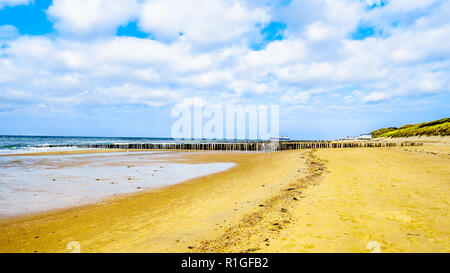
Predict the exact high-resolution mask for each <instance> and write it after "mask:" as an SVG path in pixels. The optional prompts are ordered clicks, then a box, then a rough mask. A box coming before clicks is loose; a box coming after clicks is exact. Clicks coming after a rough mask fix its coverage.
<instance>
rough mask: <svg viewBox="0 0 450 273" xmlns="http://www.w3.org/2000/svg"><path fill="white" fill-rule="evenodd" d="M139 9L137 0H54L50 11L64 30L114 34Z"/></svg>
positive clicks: (80, 33)
mask: <svg viewBox="0 0 450 273" xmlns="http://www.w3.org/2000/svg"><path fill="white" fill-rule="evenodd" d="M138 9H139V4H138V2H137V0H54V1H53V3H52V5H51V6H50V7H49V9H48V11H47V14H48V16H49V18H50V19H51V20H52V21H53V22H54V27H55V28H56V29H57V30H58V31H60V32H61V33H67V34H71V35H80V36H82V35H89V34H102V33H109V34H111V33H112V34H114V33H115V31H116V29H117V27H119V26H120V25H126V24H127V23H128V22H129V21H130V20H132V19H133V18H134V17H135V15H136V12H137V11H138Z"/></svg>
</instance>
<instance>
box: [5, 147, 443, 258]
mask: <svg viewBox="0 0 450 273" xmlns="http://www.w3.org/2000/svg"><path fill="white" fill-rule="evenodd" d="M434 146H435V147H434V148H433V149H437V150H440V151H444V150H445V151H446V149H447V148H445V147H447V146H445V145H444V146H442V147H440V146H437V145H434ZM418 148H419V147H418ZM427 149H430V148H429V147H428V146H424V148H421V150H416V151H414V150H412V151H409V150H408V149H403V148H357V149H322V150H317V151H310V150H300V151H284V152H277V153H271V154H269V153H230V152H203V153H192V154H188V155H186V156H185V157H183V158H182V159H180V162H186V163H209V162H233V163H236V166H235V167H233V168H231V169H229V170H227V171H224V172H221V173H216V174H212V175H208V176H205V177H201V178H197V179H192V180H190V181H187V182H184V183H181V184H177V185H174V186H169V187H166V188H163V189H158V190H153V191H148V192H143V193H139V194H132V195H126V196H122V197H119V198H114V199H111V200H108V201H105V202H102V203H98V204H95V205H89V206H83V207H79V208H73V209H68V210H61V211H55V212H51V213H45V214H39V215H34V216H30V217H24V218H16V219H9V220H4V221H2V222H0V251H1V252H68V251H69V250H67V248H66V246H67V244H68V243H69V242H70V241H77V242H79V243H80V246H81V251H82V252H369V251H370V250H369V249H367V244H368V243H369V242H376V243H375V244H376V245H379V246H380V249H379V250H380V251H382V252H449V251H450V243H449V242H450V240H449V239H450V217H449V215H448V209H449V204H450V199H449V196H450V195H449V194H450V184H449V178H450V167H449V166H450V164H449V163H450V157H449V156H448V155H446V153H445V152H442V153H439V154H438V153H436V154H433V153H427V152H426V151H427ZM372 244H373V243H372Z"/></svg>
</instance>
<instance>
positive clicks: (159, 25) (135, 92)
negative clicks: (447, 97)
mask: <svg viewBox="0 0 450 273" xmlns="http://www.w3.org/2000/svg"><path fill="white" fill-rule="evenodd" d="M258 3H259V2H257V1H253V2H251V1H247V2H242V1H241V2H238V1H225V0H220V1H219V0H214V1H203V0H197V1H193V2H192V1H191V2H187V1H175V0H173V1H159V0H149V1H133V0H127V1H115V0H109V1H103V0H95V1H94V0H89V1H82V0H76V1H75V0H70V1H64V0H55V1H54V2H53V4H52V6H51V7H50V8H49V10H48V15H49V16H50V18H52V20H53V21H54V23H55V27H56V29H58V31H59V32H60V33H62V34H74V35H60V36H55V37H51V36H17V30H15V29H14V28H13V27H9V26H3V27H0V71H2V73H1V74H0V88H1V90H2V92H1V93H0V97H1V98H2V103H4V102H5V101H10V102H11V104H10V105H15V106H17V107H18V106H19V105H34V106H35V107H38V105H41V106H42V105H46V106H47V107H56V108H57V107H60V108H62V109H70V108H74V107H75V108H76V107H78V106H79V105H94V106H99V107H102V106H105V105H120V104H132V105H145V106H151V107H162V106H167V105H174V104H180V103H181V104H185V105H187V104H191V103H202V104H204V103H208V102H209V103H217V102H219V101H221V102H223V103H225V104H226V103H256V102H258V103H264V104H267V103H279V104H282V105H285V106H286V107H291V106H293V105H304V104H311V107H312V108H314V107H316V108H317V109H322V108H323V105H327V104H330V98H332V101H333V103H335V104H340V105H339V108H340V109H341V108H343V107H347V106H348V107H350V106H351V107H354V105H355V104H358V105H362V106H361V107H363V106H364V105H367V104H369V105H370V104H374V103H383V102H387V101H389V100H393V99H401V98H417V97H421V96H428V95H432V94H441V93H446V92H448V91H449V90H450V80H449V79H450V75H449V74H450V69H449V67H450V42H449V40H448V38H447V37H450V24H449V23H448V19H446V18H448V16H449V15H450V13H449V11H450V6H449V4H448V2H437V1H423V2H420V3H419V2H416V1H408V3H409V4H408V5H409V7H403V9H400V8H399V7H397V6H398V5H400V4H399V3H400V2H396V1H390V2H389V4H386V5H384V6H381V5H380V4H379V3H378V2H376V1H366V2H365V1H346V0H345V1H330V0H326V1H307V2H305V1H295V0H293V1H291V2H290V4H288V5H287V6H281V7H274V6H271V5H263V4H264V2H261V3H262V4H258ZM374 4H375V5H376V4H378V5H379V7H376V8H373V9H368V8H367V5H369V6H372V5H374ZM404 4H405V5H406V4H407V3H404ZM390 5H392V6H391V7H390ZM417 10H421V11H422V13H420V14H419V13H415V14H411V12H412V11H417ZM393 14H396V15H395V17H396V18H399V20H400V21H401V22H400V23H399V24H398V26H396V27H392V26H391V23H392V22H390V21H389V20H390V19H389V18H391V17H392V16H393ZM398 14H403V15H405V16H406V15H408V16H407V17H402V16H398ZM411 16H413V17H411ZM381 18H384V19H386V20H387V21H383V20H381ZM404 18H407V19H405V21H404V23H402V22H403V21H402V20H403V19H404ZM278 19H280V20H282V22H284V23H286V26H287V27H286V32H287V34H286V37H284V39H283V40H279V41H269V42H268V44H267V46H266V47H264V48H262V49H260V50H254V49H252V48H251V42H250V38H249V37H251V36H252V35H256V34H257V33H258V31H259V30H260V28H261V27H262V26H263V25H264V24H265V23H267V22H268V21H269V20H278ZM388 19H389V20H388ZM130 20H137V25H138V26H139V27H140V28H141V29H142V30H144V31H146V32H149V33H151V34H153V35H154V37H155V38H154V40H151V39H141V38H135V37H116V36H115V35H113V34H114V33H115V30H116V29H117V27H118V26H120V25H124V24H127V23H128V22H129V21H130ZM361 21H367V22H370V23H371V24H373V25H374V26H376V27H380V28H382V29H383V31H384V27H385V26H386V25H390V26H388V27H387V28H388V29H387V30H386V31H387V32H388V35H380V36H372V37H367V38H365V39H363V40H352V39H351V33H352V32H354V31H355V30H356V29H357V27H358V25H359V24H360V22H361ZM381 21H382V22H381ZM258 23H260V25H259V27H258ZM2 33H9V34H3V36H2ZM104 34H108V35H104ZM180 34H181V35H180ZM2 37H3V38H2ZM6 37H13V38H8V39H6ZM79 37H82V38H81V39H79ZM23 79H27V81H24V80H23ZM354 90H358V91H354ZM94 106H93V107H94ZM10 108H11V107H9V108H8V109H10ZM5 109H6V108H5ZM333 109H336V106H334V108H333Z"/></svg>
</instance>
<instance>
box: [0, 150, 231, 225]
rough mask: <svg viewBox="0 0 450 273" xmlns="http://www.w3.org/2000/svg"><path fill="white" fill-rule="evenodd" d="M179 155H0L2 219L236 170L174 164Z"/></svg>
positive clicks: (226, 165)
mask: <svg viewBox="0 0 450 273" xmlns="http://www.w3.org/2000/svg"><path fill="white" fill-rule="evenodd" d="M178 155H179V153H176V152H128V153H114V154H100V153H99V154H81V155H63V156H6V157H0V217H9V216H15V215H21V214H27V213H34V212H41V211H46V210H51V209H56V208H65V207H72V206H76V205H82V204H87V203H92V202H96V201H99V200H101V199H102V198H106V197H110V196H114V195H117V194H124V193H133V192H138V191H142V190H145V189H151V188H158V187H164V186H168V185H172V184H176V183H179V182H182V181H185V180H188V179H191V178H195V177H199V176H204V175H208V174H212V173H215V172H220V171H224V170H226V169H228V168H230V167H232V166H234V163H208V164H180V163H174V162H173V160H174V159H175V157H176V156H178Z"/></svg>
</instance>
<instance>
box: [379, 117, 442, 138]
mask: <svg viewBox="0 0 450 273" xmlns="http://www.w3.org/2000/svg"><path fill="white" fill-rule="evenodd" d="M449 135H450V118H443V119H440V120H435V121H431V122H422V123H418V124H407V125H404V126H402V127H400V128H397V127H388V128H381V129H378V130H376V131H373V132H372V137H374V138H378V137H410V136H449Z"/></svg>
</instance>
